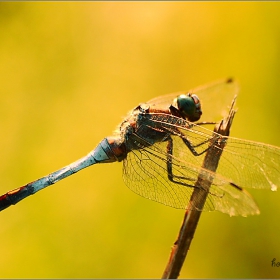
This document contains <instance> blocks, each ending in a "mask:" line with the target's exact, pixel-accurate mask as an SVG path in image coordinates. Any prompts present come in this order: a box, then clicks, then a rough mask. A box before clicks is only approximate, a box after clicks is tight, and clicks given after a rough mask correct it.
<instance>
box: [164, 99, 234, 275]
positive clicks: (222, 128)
mask: <svg viewBox="0 0 280 280" xmlns="http://www.w3.org/2000/svg"><path fill="white" fill-rule="evenodd" d="M235 99H236V97H235V98H234V100H233V102H232V105H231V108H230V111H229V114H228V117H227V118H225V119H224V120H222V121H221V122H220V124H218V125H216V126H215V129H214V132H215V133H214V137H213V141H216V140H217V137H215V135H217V134H216V133H218V134H220V135H221V137H220V138H219V141H216V143H215V145H213V143H212V146H211V148H209V150H208V151H207V152H206V155H205V158H204V161H203V164H202V167H203V169H202V170H201V172H200V174H199V175H198V179H197V182H196V184H195V186H196V187H195V188H194V191H193V193H192V196H191V199H190V201H189V205H188V207H187V210H186V212H185V216H184V220H183V223H182V226H181V229H180V232H179V236H178V238H177V240H176V242H175V243H174V245H173V247H172V250H171V254H170V258H169V261H168V263H167V266H166V268H165V271H164V273H163V276H162V279H176V278H178V276H179V274H180V271H181V268H182V266H183V263H184V261H185V258H186V255H187V252H188V250H189V248H190V245H191V241H192V239H193V236H194V233H195V230H196V227H197V224H198V221H199V218H200V215H201V211H200V210H196V209H203V206H204V204H205V201H206V199H207V195H208V192H209V189H210V186H211V183H212V180H213V176H209V175H208V176H205V174H206V173H205V172H204V171H203V170H205V169H208V170H211V171H212V172H215V171H216V170H217V167H218V164H219V160H220V157H221V155H222V152H223V148H224V147H225V145H226V141H220V139H222V136H228V135H229V131H230V127H231V124H232V121H233V118H234V115H235V112H236V111H235V110H234V109H233V106H234V104H235ZM210 145H211V143H210ZM205 177H208V178H207V179H205ZM209 177H210V178H209ZM189 209H192V210H189Z"/></svg>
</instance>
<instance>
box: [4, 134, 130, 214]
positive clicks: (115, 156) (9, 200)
mask: <svg viewBox="0 0 280 280" xmlns="http://www.w3.org/2000/svg"><path fill="white" fill-rule="evenodd" d="M125 157H126V150H125V147H124V143H123V141H122V140H121V138H118V137H108V138H104V139H103V140H102V141H101V142H100V143H99V144H98V145H97V147H96V148H95V149H94V150H92V151H91V152H90V153H89V154H88V155H86V156H85V157H83V158H81V159H79V160H77V161H75V162H73V163H71V164H69V165H67V166H65V167H63V168H61V169H59V170H57V171H55V172H53V173H51V174H49V175H47V176H44V177H42V178H40V179H38V180H36V181H33V182H31V183H28V184H26V185H24V186H22V187H20V188H17V189H14V190H12V191H9V192H7V193H6V194H4V195H2V196H0V211H2V210H4V209H5V208H7V207H9V206H11V205H14V204H16V203H18V202H19V201H21V200H22V199H24V198H26V197H28V196H30V195H32V194H34V193H36V192H38V191H40V190H42V189H44V188H46V187H48V186H50V185H53V184H55V183H56V182H58V181H60V180H62V179H64V178H66V177H68V176H71V175H72V174H74V173H76V172H78V171H80V170H81V169H84V168H86V167H88V166H91V165H93V164H96V163H108V162H115V161H121V160H123V159H124V158H125Z"/></svg>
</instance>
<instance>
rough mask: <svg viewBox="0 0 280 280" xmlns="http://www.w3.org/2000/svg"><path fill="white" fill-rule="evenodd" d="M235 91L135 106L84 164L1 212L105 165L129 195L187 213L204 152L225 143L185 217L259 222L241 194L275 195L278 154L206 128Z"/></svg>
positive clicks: (32, 187)
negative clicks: (198, 201) (117, 165)
mask: <svg viewBox="0 0 280 280" xmlns="http://www.w3.org/2000/svg"><path fill="white" fill-rule="evenodd" d="M238 91H239V87H238V84H237V82H236V81H234V80H233V79H224V80H221V81H218V82H214V83H212V84H210V85H206V86H202V87H198V88H195V89H193V90H189V91H186V92H179V93H173V94H167V95H163V96H159V97H157V98H154V99H152V100H150V101H148V102H146V103H141V104H139V105H138V106H136V107H135V108H134V109H133V110H131V111H130V112H129V113H128V115H127V116H126V117H125V118H124V120H123V121H122V122H121V124H120V125H119V126H118V128H117V129H116V130H115V132H114V133H113V135H112V136H109V137H106V138H104V139H103V140H102V141H101V142H100V143H99V144H98V145H97V146H96V148H95V149H93V150H92V151H91V152H90V153H88V154H87V155H86V156H84V157H83V158H81V159H79V160H77V161H75V162H73V163H71V164H69V165H67V166H65V167H63V168H62V169H60V170H58V171H55V172H53V173H51V174H49V175H47V176H44V177H42V178H40V179H38V180H36V181H33V182H30V183H28V184H26V185H24V186H21V187H19V188H17V189H14V190H12V191H9V192H7V193H6V194H4V195H2V196H0V211H2V210H4V209H6V208H7V207H9V206H11V205H14V204H16V203H18V202H19V201H21V200H22V199H24V198H26V197H28V196H30V195H33V194H35V193H36V192H38V191H40V190H42V189H44V188H46V187H48V186H50V185H53V184H55V183H57V182H58V181H60V180H62V179H64V178H66V177H68V176H70V175H72V174H74V173H76V172H78V171H80V170H82V169H84V168H86V167H89V166H91V165H94V164H98V163H112V162H123V179H124V182H125V184H126V185H127V186H128V187H129V188H130V189H131V190H132V191H133V192H135V193H136V194H138V195H141V196H143V197H145V198H147V199H150V200H153V201H156V202H159V203H162V204H164V205H167V206H170V207H174V208H179V209H186V207H187V205H188V201H189V199H190V197H191V195H192V192H193V190H194V188H198V187H199V186H197V185H196V184H195V183H196V181H197V178H198V176H199V174H201V171H202V170H203V167H202V163H203V159H204V156H205V154H206V152H207V151H208V150H209V148H210V147H216V148H218V149H219V143H220V142H221V141H225V142H226V146H225V147H224V148H223V152H222V156H221V158H220V160H219V165H218V167H217V170H216V171H215V172H213V171H211V170H208V169H204V170H203V174H206V175H208V176H210V177H211V178H213V179H212V181H211V187H210V189H208V190H205V191H207V192H208V196H207V200H206V202H205V204H204V207H203V208H202V209H199V208H197V207H195V206H193V209H188V210H197V211H213V210H218V211H220V212H222V213H226V214H229V215H230V216H238V215H241V216H248V215H256V214H259V213H260V210H259V208H258V206H257V204H256V202H255V201H254V199H253V198H252V196H251V195H250V194H249V192H247V191H246V190H245V189H244V188H256V189H270V190H272V191H275V190H277V187H278V186H279V185H280V148H279V147H276V146H272V145H269V144H264V143H260V142H255V141H249V140H244V139H239V138H234V137H229V136H223V135H221V134H219V133H215V132H213V130H212V129H209V125H211V124H214V123H215V122H209V121H207V118H209V116H210V115H211V114H212V115H213V112H214V113H216V112H219V114H220V112H221V107H220V106H221V105H220V103H222V104H225V102H228V103H227V104H230V103H229V102H230V101H231V100H232V98H233V97H234V96H235V95H236V94H237V93H238ZM215 106H216V107H215ZM224 111H225V112H227V108H226V109H225V110H224ZM221 113H222V112H221ZM208 120H209V119H208ZM201 188H202V191H204V189H203V186H202V187H201ZM194 205H195V204H194ZM188 207H190V206H188Z"/></svg>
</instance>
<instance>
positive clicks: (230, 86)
mask: <svg viewBox="0 0 280 280" xmlns="http://www.w3.org/2000/svg"><path fill="white" fill-rule="evenodd" d="M238 91H239V86H238V83H237V82H236V81H234V80H232V79H223V80H219V81H216V82H214V83H211V84H207V85H204V86H200V87H197V88H195V89H190V90H188V91H182V92H176V93H171V94H167V95H162V96H159V97H156V98H153V99H151V100H149V101H148V102H147V103H148V104H151V105H157V106H158V107H169V106H170V105H171V104H172V103H173V100H174V99H175V98H176V97H177V96H179V95H180V94H186V93H194V94H196V95H197V96H198V97H199V99H200V102H201V107H202V116H201V119H200V120H199V121H217V120H220V119H221V117H224V116H225V115H226V114H227V112H228V106H229V105H230V104H231V102H232V100H233V97H234V96H235V95H237V94H238ZM213 101H215V102H213ZM209 104H211V106H209Z"/></svg>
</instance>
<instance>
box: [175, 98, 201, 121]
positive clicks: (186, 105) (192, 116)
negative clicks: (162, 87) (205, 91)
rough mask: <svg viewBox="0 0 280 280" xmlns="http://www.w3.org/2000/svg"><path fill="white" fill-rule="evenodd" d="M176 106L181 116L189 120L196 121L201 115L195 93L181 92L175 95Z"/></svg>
mask: <svg viewBox="0 0 280 280" xmlns="http://www.w3.org/2000/svg"><path fill="white" fill-rule="evenodd" d="M177 106H178V109H179V111H180V113H181V115H182V117H183V118H187V119H188V120H189V121H191V122H195V121H198V120H199V119H200V117H201V115H202V111H201V105H200V101H199V98H198V96H197V95H195V94H190V93H188V94H181V95H179V96H178V97H177Z"/></svg>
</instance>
